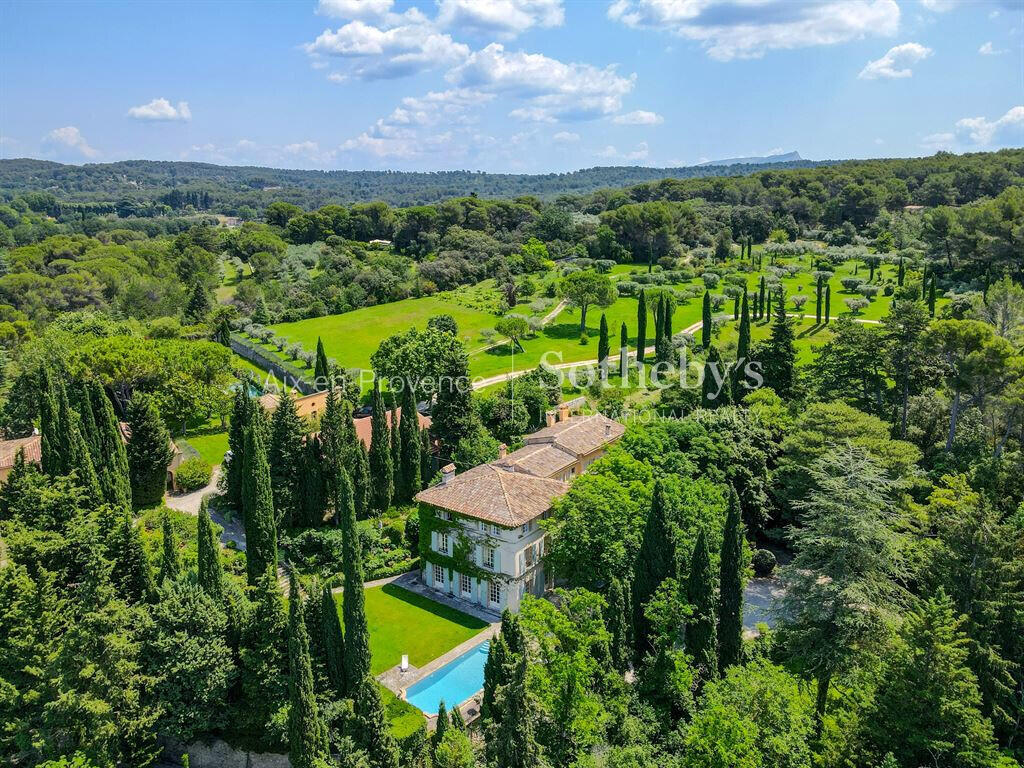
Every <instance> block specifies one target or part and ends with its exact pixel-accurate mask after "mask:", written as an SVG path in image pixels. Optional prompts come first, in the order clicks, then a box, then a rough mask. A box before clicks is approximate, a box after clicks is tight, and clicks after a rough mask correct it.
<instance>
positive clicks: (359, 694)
mask: <svg viewBox="0 0 1024 768" xmlns="http://www.w3.org/2000/svg"><path fill="white" fill-rule="evenodd" d="M355 714H356V717H357V718H358V720H359V726H358V728H357V729H356V733H358V734H359V741H360V745H361V746H362V747H363V749H365V750H366V753H367V755H368V756H369V758H370V765H372V766H373V768H398V745H397V744H396V743H395V738H394V736H392V735H391V723H390V721H389V720H388V716H387V712H386V711H385V710H384V704H383V702H382V701H381V698H380V691H379V690H378V689H377V683H376V681H374V679H373V678H371V677H363V678H362V679H361V682H360V683H359V685H358V687H357V688H356V691H355Z"/></svg>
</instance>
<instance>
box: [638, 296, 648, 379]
mask: <svg viewBox="0 0 1024 768" xmlns="http://www.w3.org/2000/svg"><path fill="white" fill-rule="evenodd" d="M646 347H647V294H646V293H645V292H644V290H643V289H642V288H641V289H640V298H639V299H638V300H637V304H636V361H637V362H638V363H642V362H644V358H645V356H646Z"/></svg>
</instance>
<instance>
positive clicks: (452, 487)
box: [416, 464, 569, 528]
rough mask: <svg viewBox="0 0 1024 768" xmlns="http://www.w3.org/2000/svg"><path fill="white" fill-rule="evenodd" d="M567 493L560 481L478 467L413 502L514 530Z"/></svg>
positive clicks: (488, 466) (488, 467)
mask: <svg viewBox="0 0 1024 768" xmlns="http://www.w3.org/2000/svg"><path fill="white" fill-rule="evenodd" d="M568 490H569V484H568V483H563V482H561V481H560V480H551V479H548V478H543V477H535V476H533V475H528V474H526V473H525V472H515V471H510V470H509V469H502V468H500V467H498V466H495V465H494V464H481V465H480V466H478V467H473V469H470V470H468V471H466V472H463V473H462V474H459V475H454V476H453V477H452V478H451V479H449V480H448V481H447V482H446V483H444V484H442V485H435V486H434V487H432V488H427V489H426V490H424V491H420V492H419V493H418V494H416V500H417V501H422V502H424V503H425V504H430V505H431V506H434V507H438V508H439V509H446V510H448V511H450V512H455V513H457V514H460V515H466V516H467V517H472V518H474V519H477V520H485V521H487V522H490V523H496V524H498V525H502V526H505V527H506V528H515V527H517V526H520V525H522V524H523V523H526V522H529V521H530V520H533V519H535V518H537V517H539V516H540V515H542V514H544V513H545V512H547V511H548V510H549V509H550V508H551V504H552V503H553V502H554V500H555V499H556V498H558V497H559V496H561V495H562V494H564V493H565V492H566V491H568Z"/></svg>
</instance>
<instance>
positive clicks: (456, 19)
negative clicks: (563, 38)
mask: <svg viewBox="0 0 1024 768" xmlns="http://www.w3.org/2000/svg"><path fill="white" fill-rule="evenodd" d="M437 23H438V24H439V25H440V26H442V27H445V28H453V29H457V30H458V31H460V32H470V33H476V34H487V35H497V36H499V37H504V38H513V37H515V36H517V35H519V34H522V33H523V32H525V31H526V30H528V29H530V28H531V27H560V26H562V24H564V23H565V9H564V8H563V7H562V0H440V8H439V9H438V13H437Z"/></svg>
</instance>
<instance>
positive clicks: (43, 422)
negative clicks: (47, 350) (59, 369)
mask: <svg viewBox="0 0 1024 768" xmlns="http://www.w3.org/2000/svg"><path fill="white" fill-rule="evenodd" d="M55 378H56V376H55V374H53V373H52V372H51V371H50V370H49V368H47V367H46V366H45V365H44V366H42V367H41V368H40V369H39V442H40V452H41V454H42V467H43V472H45V473H46V474H47V475H49V476H50V477H56V476H58V475H66V474H67V473H68V460H67V456H66V454H65V451H66V450H67V447H68V445H69V444H70V436H69V434H68V433H67V430H66V429H65V428H64V425H63V424H61V420H60V409H59V408H58V407H57V390H56V385H55V381H54V379H55Z"/></svg>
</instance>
